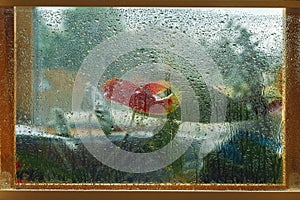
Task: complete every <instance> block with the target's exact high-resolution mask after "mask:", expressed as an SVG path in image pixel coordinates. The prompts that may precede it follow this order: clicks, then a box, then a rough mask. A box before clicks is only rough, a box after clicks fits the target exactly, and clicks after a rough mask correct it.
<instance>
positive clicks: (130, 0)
mask: <svg viewBox="0 0 300 200" xmlns="http://www.w3.org/2000/svg"><path fill="white" fill-rule="evenodd" d="M0 6H120V7H127V6H131V7H273V8H276V7H277V8H300V1H298V0H289V1H286V0H174V1H169V0H149V1H142V0H86V1H81V0H63V1H61V0H52V1H43V0H27V1H24V0H1V1H0Z"/></svg>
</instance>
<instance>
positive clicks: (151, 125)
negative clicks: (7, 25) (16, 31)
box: [16, 7, 283, 184]
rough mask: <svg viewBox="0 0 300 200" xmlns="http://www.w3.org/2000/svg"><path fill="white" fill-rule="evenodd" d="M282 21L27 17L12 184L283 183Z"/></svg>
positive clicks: (233, 12)
mask: <svg viewBox="0 0 300 200" xmlns="http://www.w3.org/2000/svg"><path fill="white" fill-rule="evenodd" d="M282 18H283V16H282V10H281V9H191V8H190V9H187V8H186V9H178V8H45V7H43V8H40V7H39V8H35V10H34V19H33V27H34V31H33V32H34V37H33V44H34V47H33V50H32V51H33V54H34V55H33V57H34V64H33V68H32V69H30V70H27V71H26V70H24V71H20V72H18V73H19V74H18V77H20V78H19V79H18V85H21V86H20V87H19V88H20V89H19V91H18V97H19V98H18V102H17V125H16V130H17V140H16V141H17V179H18V180H17V182H18V183H31V182H41V183H42V182H46V183H50V182H51V183H221V184H226V183H244V184H249V183H253V184H270V183H273V184H282V183H283V163H282V156H283V148H282V123H281V119H282V116H281V110H282V100H281V99H282V90H281V67H282V52H283V33H282V32H283V31H282V27H283V25H282ZM25 72H26V73H25ZM31 83H32V84H31ZM22 102H30V103H29V104H24V103H22Z"/></svg>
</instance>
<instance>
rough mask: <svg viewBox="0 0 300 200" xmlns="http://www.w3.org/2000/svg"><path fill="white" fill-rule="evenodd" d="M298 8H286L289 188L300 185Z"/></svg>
mask: <svg viewBox="0 0 300 200" xmlns="http://www.w3.org/2000/svg"><path fill="white" fill-rule="evenodd" d="M299 20H300V9H287V10H286V31H285V32H286V34H285V35H286V41H285V45H286V48H285V51H286V53H285V68H284V70H283V83H284V97H285V101H284V105H285V110H284V119H283V120H284V132H285V163H286V170H285V173H286V178H287V184H288V185H289V187H290V188H294V187H299V186H300V101H299V99H300V48H299V47H300V34H299V30H300V21H299Z"/></svg>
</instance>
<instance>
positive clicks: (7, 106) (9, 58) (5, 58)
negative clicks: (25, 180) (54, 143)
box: [0, 8, 15, 185]
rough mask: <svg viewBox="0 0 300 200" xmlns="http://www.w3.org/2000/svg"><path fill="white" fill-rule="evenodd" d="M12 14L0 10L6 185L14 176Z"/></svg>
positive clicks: (0, 134) (0, 132)
mask: <svg viewBox="0 0 300 200" xmlns="http://www.w3.org/2000/svg"><path fill="white" fill-rule="evenodd" d="M13 13H14V10H13V8H0V52H1V53H0V108H1V111H0V148H1V149H0V150H1V163H0V165H1V167H0V168H1V174H0V176H1V177H2V181H3V179H6V181H7V184H8V185H13V183H14V174H15V165H14V162H15V135H14V132H15V131H14V130H15V129H14V127H15V126H14V124H15V120H14V119H15V117H14V116H15V109H14V108H15V103H14V102H15V101H14V100H15V98H14V86H15V84H14V75H15V73H14V25H13V24H14V14H13Z"/></svg>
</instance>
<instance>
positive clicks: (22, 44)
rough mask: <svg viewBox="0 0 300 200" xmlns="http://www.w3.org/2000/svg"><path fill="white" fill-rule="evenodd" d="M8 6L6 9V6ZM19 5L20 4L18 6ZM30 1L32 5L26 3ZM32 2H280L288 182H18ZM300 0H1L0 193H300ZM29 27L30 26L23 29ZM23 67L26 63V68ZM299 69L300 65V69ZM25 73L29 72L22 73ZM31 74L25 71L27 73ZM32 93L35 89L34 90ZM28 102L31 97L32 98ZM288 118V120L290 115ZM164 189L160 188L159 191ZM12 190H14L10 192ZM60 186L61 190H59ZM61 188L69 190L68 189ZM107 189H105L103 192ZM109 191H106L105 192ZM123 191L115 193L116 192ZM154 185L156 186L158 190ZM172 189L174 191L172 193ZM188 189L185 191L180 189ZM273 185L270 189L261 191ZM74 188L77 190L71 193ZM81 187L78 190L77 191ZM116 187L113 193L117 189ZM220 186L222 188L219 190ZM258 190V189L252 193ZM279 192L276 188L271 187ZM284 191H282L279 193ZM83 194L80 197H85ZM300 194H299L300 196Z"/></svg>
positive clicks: (74, 195)
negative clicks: (18, 132) (22, 79)
mask: <svg viewBox="0 0 300 200" xmlns="http://www.w3.org/2000/svg"><path fill="white" fill-rule="evenodd" d="M3 6H6V8H3ZM14 6H17V7H14ZM22 6H29V7H22ZM30 6H137V7H147V6H151V7H161V6H162V7H273V8H275V7H280V8H286V10H285V15H286V17H287V18H289V20H288V21H286V23H285V53H284V64H285V68H284V71H283V83H284V84H283V88H284V90H283V91H284V105H285V108H284V111H283V121H284V152H285V154H284V182H283V184H279V185H278V184H276V185H265V184H233V185H230V184H215V185H213V184H200V185H187V184H183V185H178V184H177V185H135V184H124V185H121V184H118V185H109V184H106V185H105V184H99V185H95V184H26V185H20V186H18V185H15V181H14V180H15V177H14V176H15V126H14V125H15V116H16V103H15V102H16V99H17V96H16V93H17V92H16V91H17V90H18V87H19V86H18V84H16V80H17V75H18V70H21V69H22V70H30V69H31V66H32V65H33V62H32V54H31V52H30V49H32V48H31V47H32V44H31V42H30V40H29V41H28V40H24V38H26V37H27V38H31V36H32V23H31V20H32V19H30V15H28V14H27V15H26V16H25V15H24V16H25V17H27V18H25V17H24V16H22V15H18V12H17V9H18V8H23V9H25V10H26V9H27V10H28V11H29V12H30V9H31V8H30ZM299 19H300V1H296V0H295V1H282V0H262V1H260V0H252V1H247V0H224V1H220V0H219V1H214V0H213V1H209V0H198V1H197V0H185V1H183V0H176V1H169V0H151V1H139V0H106V1H105V0H85V1H81V0H52V1H50V2H44V1H42V0H28V1H22V0H2V1H1V2H0V30H4V31H0V52H4V53H1V54H0V88H1V89H0V91H1V95H2V96H1V97H0V183H1V181H2V182H6V183H7V185H4V186H2V187H3V189H2V190H1V191H0V196H2V195H3V196H6V197H8V198H9V197H14V199H15V198H17V197H19V198H22V199H24V198H25V199H27V198H31V195H35V196H36V197H38V196H40V197H42V198H45V197H47V198H56V197H55V196H57V195H59V194H64V195H67V196H68V198H79V197H81V198H84V196H88V197H90V196H95V197H99V196H98V195H99V193H100V194H101V197H111V198H123V197H124V196H123V195H129V196H130V198H139V199H140V198H145V197H146V198H151V199H152V198H164V197H167V198H189V199H194V198H201V197H203V198H207V197H209V198H219V195H222V196H223V195H224V196H225V197H227V198H235V197H240V198H241V197H243V198H246V197H247V198H251V199H252V198H275V199H277V198H278V199H279V198H284V199H289V198H292V199H294V198H295V197H298V198H299V196H298V195H299V194H300V193H298V192H297V190H300V156H298V155H299V152H300V135H299V134H298V132H299V131H298V130H300V123H299V121H300V103H299V102H297V98H299V97H300V87H299V84H297V83H300V75H299V73H297V68H298V67H299V66H300V59H299V58H298V57H299V55H300V52H299V51H300V47H299V46H300V45H299V42H298V43H297V42H295V41H296V40H298V41H299V39H300V34H297V33H299V32H300V31H299V30H300V29H299V28H300V23H299ZM21 30H22V31H23V33H22V34H23V36H25V37H19V36H18V35H16V34H15V33H16V32H19V31H21ZM24 30H25V31H24ZM21 52H22V53H24V52H26V54H28V55H29V59H28V60H26V61H22V62H20V60H19V59H18V58H19V57H21V55H19V54H20V53H21ZM21 66H22V67H23V68H22V67H21ZM298 71H299V69H298ZM22 73H24V72H22ZM25 73H26V72H25ZM29 95H30V94H29ZM28 103H29V102H28ZM287 119H288V120H287ZM25 189H26V190H28V189H31V190H32V189H33V190H35V192H34V193H32V192H29V193H28V192H25V193H23V192H21V191H23V190H25ZM40 189H43V190H45V189H46V190H53V189H55V190H56V192H55V193H49V192H46V193H45V191H43V192H41V191H40ZM158 189H160V190H164V191H165V192H160V190H158ZM8 190H13V192H9V191H8ZM57 190H59V191H57ZM60 190H64V191H69V192H68V193H67V194H65V192H62V191H60ZM82 190H93V191H94V192H93V193H89V194H87V193H85V192H80V193H79V192H78V191H82ZM100 190H102V191H100ZM103 190H105V191H103ZM116 190H117V191H118V192H115V191H116ZM123 190H128V191H130V190H131V191H132V190H134V191H137V190H148V191H143V192H141V191H140V192H128V191H126V192H125V191H123ZM150 190H156V191H155V192H153V191H151V192H150ZM169 190H172V192H170V191H169ZM173 190H177V191H186V192H180V193H179V192H175V191H173ZM211 190H213V191H215V192H210V193H207V192H201V193H200V192H197V193H191V192H188V191H211ZM227 190H230V191H240V190H245V191H252V192H251V193H244V192H226V191H227ZM264 190H268V191H269V192H267V193H262V192H258V191H264ZM70 191H73V192H70ZM75 191H76V192H75ZM112 191H114V192H112ZM220 191H223V192H221V193H220ZM253 191H255V192H253ZM271 191H275V192H271ZM278 191H280V192H278ZM81 198H80V199H81ZM298 198H297V199H298Z"/></svg>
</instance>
